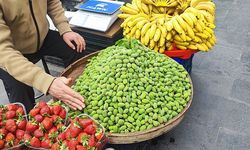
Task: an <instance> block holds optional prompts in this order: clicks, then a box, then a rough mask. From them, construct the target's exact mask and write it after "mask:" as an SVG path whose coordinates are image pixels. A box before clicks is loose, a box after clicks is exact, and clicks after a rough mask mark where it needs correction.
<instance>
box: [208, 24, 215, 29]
mask: <svg viewBox="0 0 250 150" xmlns="http://www.w3.org/2000/svg"><path fill="white" fill-rule="evenodd" d="M206 26H207V27H209V28H211V29H215V28H216V26H215V25H214V24H213V23H206Z"/></svg>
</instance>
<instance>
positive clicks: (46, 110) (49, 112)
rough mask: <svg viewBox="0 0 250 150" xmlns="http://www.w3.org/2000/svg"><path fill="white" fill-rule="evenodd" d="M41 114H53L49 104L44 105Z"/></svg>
mask: <svg viewBox="0 0 250 150" xmlns="http://www.w3.org/2000/svg"><path fill="white" fill-rule="evenodd" d="M40 114H41V115H42V116H44V115H51V111H50V108H49V106H44V107H42V108H41V110H40Z"/></svg>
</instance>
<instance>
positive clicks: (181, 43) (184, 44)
mask: <svg viewBox="0 0 250 150" xmlns="http://www.w3.org/2000/svg"><path fill="white" fill-rule="evenodd" d="M174 43H175V44H176V45H181V46H188V45H189V43H188V42H180V41H174Z"/></svg>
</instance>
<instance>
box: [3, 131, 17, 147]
mask: <svg viewBox="0 0 250 150" xmlns="http://www.w3.org/2000/svg"><path fill="white" fill-rule="evenodd" d="M14 140H15V136H14V135H13V134H12V133H8V134H7V135H6V137H5V141H6V142H7V143H8V144H9V145H10V146H13V145H14Z"/></svg>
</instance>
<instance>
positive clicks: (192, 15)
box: [185, 12, 198, 25]
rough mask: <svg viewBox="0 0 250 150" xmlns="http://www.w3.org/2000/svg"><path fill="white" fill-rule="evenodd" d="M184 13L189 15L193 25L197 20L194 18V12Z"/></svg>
mask: <svg viewBox="0 0 250 150" xmlns="http://www.w3.org/2000/svg"><path fill="white" fill-rule="evenodd" d="M185 14H186V15H187V16H189V17H190V18H191V19H192V20H193V22H194V25H195V23H196V22H197V21H198V20H197V18H196V16H195V14H193V13H188V12H185Z"/></svg>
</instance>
